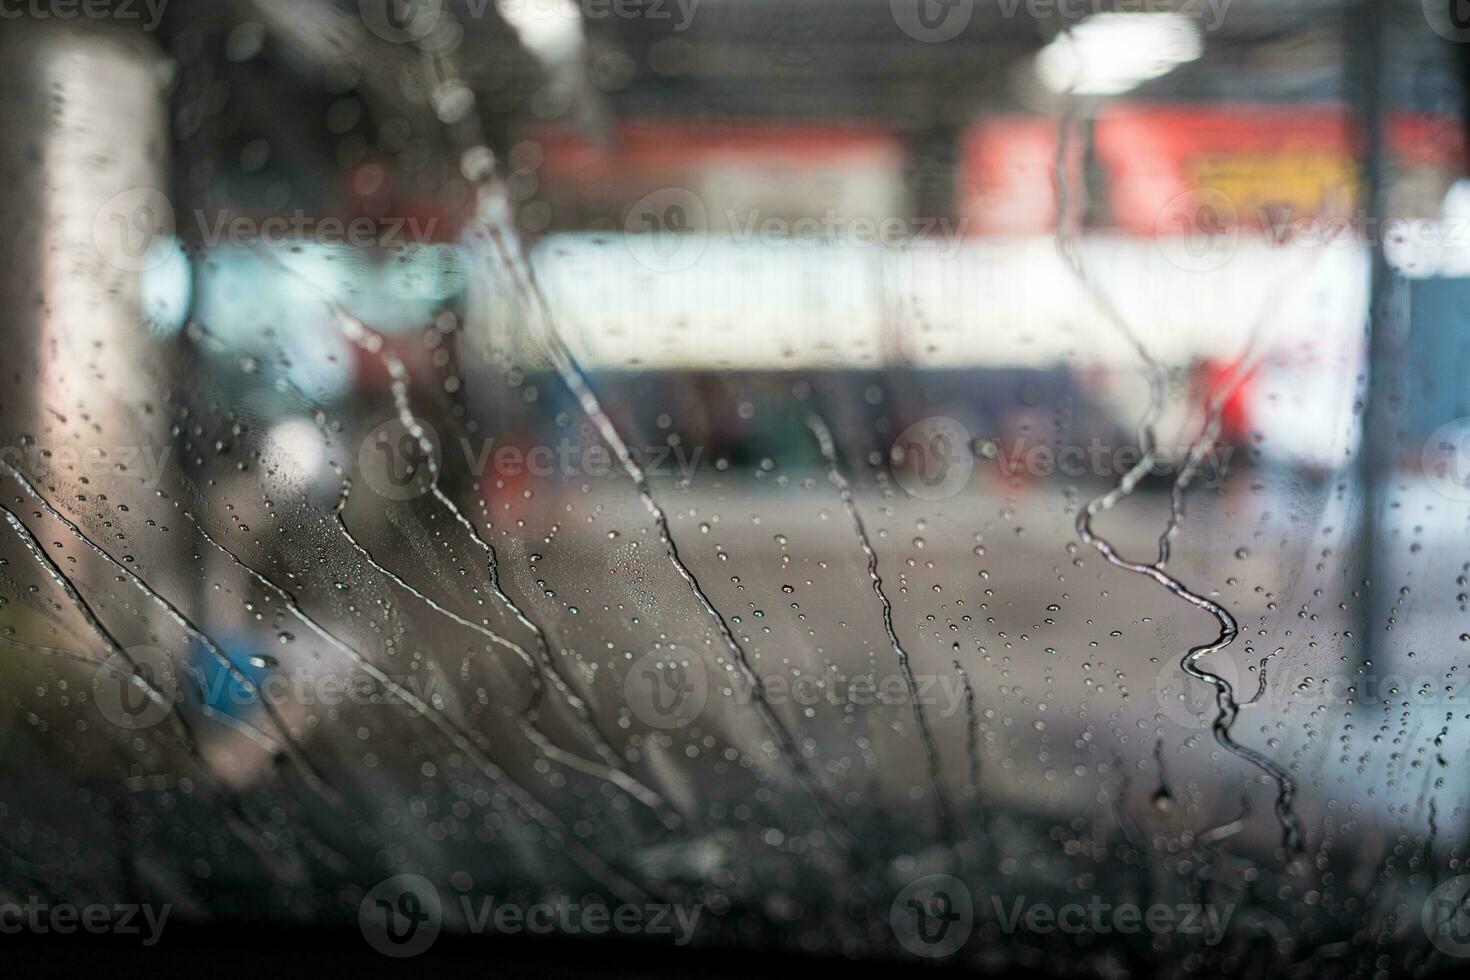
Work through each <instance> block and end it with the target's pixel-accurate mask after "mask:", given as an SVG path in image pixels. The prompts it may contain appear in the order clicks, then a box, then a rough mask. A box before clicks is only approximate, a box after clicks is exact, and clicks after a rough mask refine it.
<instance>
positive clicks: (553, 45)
mask: <svg viewBox="0 0 1470 980" xmlns="http://www.w3.org/2000/svg"><path fill="white" fill-rule="evenodd" d="M495 9H496V11H497V12H498V13H499V14H500V16H501V17H503V18H505V22H506V23H507V24H509V25H510V26H511V29H512V30H514V31H515V32H516V37H518V38H519V39H520V42H521V44H522V45H523V46H524V47H525V48H526V50H527V51H529V52H531V54H533V55H535V56H536V58H537V59H538V60H539V61H541V62H542V63H543V64H547V65H552V64H556V63H558V62H564V61H570V60H572V59H573V58H575V57H576V56H577V55H578V54H579V53H580V52H581V50H582V45H583V43H584V39H583V37H582V11H581V9H580V7H578V5H577V4H576V3H575V2H574V0H497V2H496V4H495Z"/></svg>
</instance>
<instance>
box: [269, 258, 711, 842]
mask: <svg viewBox="0 0 1470 980" xmlns="http://www.w3.org/2000/svg"><path fill="white" fill-rule="evenodd" d="M258 254H260V255H261V257H262V258H264V259H266V260H268V261H270V262H272V263H273V264H274V265H276V266H277V267H278V268H281V269H282V270H284V271H286V272H288V273H290V274H292V275H295V276H297V277H298V278H302V279H303V281H305V282H306V283H307V285H309V286H311V287H312V288H313V289H316V290H317V292H318V293H319V294H320V295H321V297H322V299H323V301H324V302H325V303H326V304H327V305H328V307H330V309H331V310H332V312H333V314H334V316H335V317H336V318H337V321H338V325H339V328H340V330H341V333H342V335H343V336H344V337H345V338H346V339H347V340H348V341H349V342H351V343H352V344H353V345H354V346H355V347H357V348H358V349H359V350H361V351H362V352H363V353H365V354H368V355H369V356H371V357H373V358H374V359H376V360H377V361H378V363H379V364H381V365H382V366H383V369H384V370H385V371H387V372H388V376H389V383H390V390H391V393H392V398H393V407H394V411H395V412H396V414H397V417H398V421H399V424H401V425H402V426H403V427H404V429H405V430H406V431H407V432H408V434H409V435H410V436H412V437H413V439H414V440H415V442H416V443H417V445H418V447H419V449H420V451H421V452H422V453H423V455H424V460H425V462H426V464H427V469H428V471H429V481H428V491H429V493H430V494H432V496H433V497H434V500H435V502H437V503H438V504H440V505H441V506H442V507H444V508H445V509H446V510H447V511H449V513H450V514H451V515H452V517H453V518H454V520H455V522H456V523H458V524H459V525H460V526H461V527H462V528H464V529H465V530H466V531H467V532H468V533H469V535H470V538H471V540H472V541H473V542H474V543H475V545H476V546H477V547H478V548H480V550H481V551H483V552H484V553H485V556H486V564H487V574H486V578H487V580H488V583H489V586H490V592H491V594H492V595H494V596H495V598H496V600H497V601H499V602H500V603H501V605H503V606H504V607H505V608H506V609H507V610H508V611H509V612H510V613H511V614H512V616H514V617H515V619H516V621H517V622H519V623H520V624H521V625H522V626H524V627H525V628H526V629H528V630H530V631H531V634H532V635H533V636H534V637H535V638H536V643H537V648H538V652H539V653H540V662H539V665H538V663H537V661H536V660H533V659H532V658H531V656H530V655H529V654H528V653H527V652H526V650H525V649H524V648H523V647H522V646H521V645H520V644H519V643H516V642H515V641H514V640H511V639H509V638H507V637H504V636H502V635H500V634H499V633H497V632H495V631H494V630H491V629H488V628H486V627H484V626H481V625H479V624H476V623H474V622H472V621H470V620H468V619H466V618H465V617H463V616H460V615H458V614H457V613H454V612H452V611H450V610H449V609H447V608H445V607H444V606H442V605H440V604H439V603H438V602H435V601H434V600H433V599H432V598H430V597H429V596H428V595H427V594H426V593H424V592H422V591H420V590H418V589H416V588H414V587H413V586H412V585H410V584H409V583H408V582H407V581H406V580H405V579H404V578H403V577H402V576H400V575H398V574H397V573H395V572H393V571H391V570H390V569H388V568H387V567H386V566H385V565H383V564H381V563H380V562H378V561H377V560H376V559H375V558H374V557H373V555H372V553H371V552H369V551H368V549H367V548H365V547H364V546H363V545H362V544H361V543H359V542H358V540H357V538H356V536H354V535H353V533H352V531H351V530H350V529H349V528H348V526H347V522H346V519H345V518H344V516H343V511H344V510H345V509H346V507H347V503H348V500H349V499H350V497H351V494H352V481H351V479H350V478H349V477H347V476H345V475H343V476H342V480H341V486H340V490H339V493H338V496H337V503H336V505H335V507H334V508H333V517H334V520H335V522H336V524H337V528H338V530H339V531H340V532H341V533H342V535H343V537H344V538H345V539H346V541H347V542H348V544H349V545H350V546H351V547H352V548H353V549H354V550H355V551H356V552H357V554H358V555H359V556H361V557H362V558H363V559H364V560H366V561H367V562H368V564H369V565H371V566H372V567H373V568H374V569H376V570H378V571H379V572H380V573H382V574H383V575H385V576H387V577H388V578H389V579H390V580H391V581H392V582H393V583H394V584H396V585H398V586H399V587H400V588H402V589H405V590H406V591H408V592H409V593H410V594H411V595H413V596H415V597H417V598H418V599H420V600H421V601H422V602H424V603H425V604H426V605H427V606H428V607H429V608H430V609H432V610H434V611H435V612H437V613H439V614H440V615H442V616H444V617H446V618H448V619H449V620H451V621H452V622H454V623H456V624H458V625H461V626H464V627H466V628H468V629H471V630H473V631H475V632H477V633H479V634H480V635H481V636H484V637H485V638H486V639H488V640H490V641H491V642H493V643H496V644H499V645H501V646H504V647H506V648H507V649H509V650H511V651H513V652H514V653H515V654H516V655H517V656H518V657H520V658H521V660H522V661H523V662H524V663H525V664H526V666H527V667H528V668H530V682H531V700H530V703H529V704H528V705H527V706H526V708H525V709H524V710H523V711H522V712H521V713H520V715H519V717H518V718H517V722H518V724H519V727H520V728H521V731H522V733H523V734H525V736H526V737H527V738H528V739H529V740H530V741H531V743H532V744H534V745H535V746H536V747H537V748H538V749H539V750H540V751H541V752H542V753H543V754H544V755H545V756H546V757H547V758H548V759H551V760H554V761H556V762H558V763H560V764H562V765H564V766H566V767H567V768H569V769H574V770H576V771H578V772H581V773H583V774H585V775H587V776H590V777H592V778H594V779H600V780H603V781H604V782H607V783H610V784H612V785H613V786H616V787H617V788H618V789H620V790H622V791H623V792H625V793H627V794H628V795H629V796H631V797H632V798H633V799H635V800H637V801H638V802H639V803H641V804H643V805H644V806H646V807H648V808H649V809H650V810H652V811H653V812H654V814H655V815H656V816H657V817H658V819H659V822H660V823H662V824H663V825H664V826H665V827H666V828H668V829H671V830H672V829H675V828H677V827H679V826H680V825H681V824H682V823H683V817H682V816H681V815H680V814H679V813H677V812H676V811H674V810H673V808H672V807H670V806H669V804H668V803H667V801H665V800H664V798H663V797H662V795H660V794H659V793H658V792H656V791H655V790H654V789H652V788H651V787H649V786H648V785H646V784H645V783H643V782H642V781H640V780H639V779H638V778H637V777H635V776H634V775H632V774H631V773H630V772H628V770H627V768H626V764H625V762H624V760H623V759H622V757H621V756H619V755H618V754H617V752H616V750H614V749H613V747H612V744H611V743H610V742H609V741H608V739H607V736H606V735H604V734H603V732H602V730H601V728H599V727H598V725H597V721H596V719H595V718H594V717H593V715H592V712H591V710H590V708H589V707H588V705H587V703H586V701H585V700H583V699H582V697H581V696H580V695H578V694H577V693H576V692H575V691H574V690H573V689H572V686H571V683H570V682H569V681H568V680H567V679H566V677H565V676H564V675H563V674H562V672H561V669H560V667H559V666H558V665H557V662H556V660H555V658H554V657H553V656H552V653H551V646H550V644H549V642H548V641H547V639H546V633H545V631H544V630H542V629H541V627H540V626H538V625H537V624H536V623H535V622H534V621H533V620H532V619H531V618H530V617H529V616H527V615H526V613H525V612H524V611H523V610H522V609H521V607H520V606H519V604H517V603H516V602H515V600H513V599H512V598H511V597H510V596H509V595H507V594H506V592H505V590H504V589H502V588H501V585H500V573H499V567H500V566H499V559H498V557H497V555H496V551H495V546H494V545H492V544H491V543H490V542H489V541H487V540H485V538H484V536H483V535H481V534H480V531H479V529H478V528H477V527H475V525H474V524H473V523H472V522H471V521H470V520H469V518H467V517H465V515H464V513H463V512H462V511H461V510H460V509H459V507H458V506H457V505H456V504H455V503H454V501H453V500H451V499H450V498H449V496H448V495H447V494H445V493H444V492H443V491H442V490H441V489H440V488H439V464H438V460H437V459H436V455H435V451H434V445H433V443H432V441H431V440H430V439H429V438H428V435H427V433H425V432H424V428H423V425H422V424H421V423H420V421H419V419H418V417H417V416H415V415H414V414H413V406H412V404H411V403H410V401H409V395H408V392H409V377H408V371H407V369H406V368H405V367H404V365H403V362H402V360H401V359H400V358H399V357H398V356H397V355H395V354H394V353H393V352H392V351H390V350H387V349H386V348H385V347H384V345H383V339H382V337H381V336H380V335H379V334H377V333H376V332H374V331H373V330H371V329H369V328H368V327H367V325H366V324H364V323H363V322H362V321H361V320H359V319H358V318H357V317H355V316H353V315H352V313H351V312H349V311H348V310H347V308H346V307H345V306H343V305H342V304H341V303H340V302H337V301H336V300H335V299H333V298H332V297H331V296H329V295H328V294H326V293H325V292H324V291H322V290H321V289H320V288H319V287H318V286H317V284H316V283H314V282H312V281H311V280H309V279H306V278H305V277H303V276H301V274H300V273H298V272H296V271H295V270H294V269H291V268H290V267H289V266H287V265H286V264H285V263H283V262H281V260H280V259H278V258H276V257H275V256H273V255H271V254H270V253H269V252H259V253H258ZM318 427H319V428H320V423H318ZM543 671H544V672H545V674H546V675H548V676H550V677H551V680H552V685H553V686H554V687H555V688H556V690H557V692H558V693H559V694H560V695H561V696H562V698H563V700H565V701H566V702H567V704H568V705H569V706H570V707H571V708H572V711H573V714H574V715H575V717H576V720H577V725H578V729H579V731H580V732H581V733H582V736H583V737H584V738H586V739H587V740H588V742H589V743H591V745H592V746H593V748H594V750H595V751H596V752H597V754H598V756H599V757H600V758H601V759H602V764H601V765H599V764H598V763H596V762H593V761H591V760H589V759H584V758H582V757H581V756H578V755H575V754H573V753H571V752H568V751H566V750H565V749H562V748H561V747H560V746H558V745H556V744H554V743H553V742H552V741H551V739H550V738H548V737H547V736H546V734H545V733H544V732H542V731H541V729H540V728H539V727H538V726H537V724H536V720H537V715H538V713H539V709H540V705H541V701H542V699H543V697H544V694H545V685H544V683H543V680H542V672H543Z"/></svg>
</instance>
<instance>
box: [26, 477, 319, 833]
mask: <svg viewBox="0 0 1470 980" xmlns="http://www.w3.org/2000/svg"><path fill="white" fill-rule="evenodd" d="M0 470H3V471H4V472H5V473H6V474H7V475H9V476H10V478H11V479H12V480H14V481H15V482H16V483H18V484H20V486H21V489H23V490H24V491H25V492H26V493H27V494H28V495H29V496H30V497H31V499H33V500H34V501H36V503H38V504H40V505H41V508H42V509H43V510H45V511H46V513H48V514H50V515H51V516H52V517H53V518H55V519H56V520H57V521H59V522H61V524H62V525H63V526H64V527H65V528H66V529H67V530H68V531H70V532H71V534H72V536H73V537H75V538H76V539H77V540H78V541H80V542H81V543H82V544H83V545H85V546H86V547H87V549H88V550H90V551H91V552H92V553H93V554H95V555H96V556H97V557H99V558H101V559H102V560H103V561H105V562H107V564H109V565H111V566H112V567H113V568H115V569H116V570H117V571H118V572H120V573H121V574H122V575H123V576H124V577H125V578H127V580H128V581H130V582H132V583H133V585H134V586H135V587H136V588H137V589H138V590H139V591H140V592H142V593H143V594H144V595H146V596H148V598H150V599H151V600H153V602H154V603H155V604H156V605H158V607H159V608H161V609H162V610H163V611H164V614H165V615H167V616H168V617H169V619H171V620H173V621H174V623H175V624H177V625H178V626H179V628H180V629H182V630H183V631H184V632H185V633H186V634H188V635H189V636H191V637H193V638H194V639H195V640H196V641H198V642H199V644H200V645H201V646H203V647H204V649H205V650H207V651H208V652H209V654H210V655H211V656H213V657H214V659H215V661H216V662H218V663H219V664H220V666H221V667H223V668H224V669H225V671H226V672H228V674H229V675H230V678H231V680H233V681H234V682H235V683H236V684H239V685H240V686H241V687H242V688H243V689H244V690H246V691H248V692H250V694H251V695H253V696H254V697H255V699H256V700H257V701H258V702H259V703H260V704H261V706H262V707H263V708H264V709H265V713H266V716H267V717H268V718H270V720H271V725H272V726H273V727H274V728H275V730H276V732H277V734H278V735H280V745H281V746H282V748H283V749H284V750H285V752H286V755H287V757H288V758H289V759H290V760H291V762H292V764H293V765H295V766H296V768H297V770H298V771H299V772H300V773H301V775H302V776H303V778H305V780H306V782H307V785H309V786H310V787H311V788H312V789H314V790H315V791H317V792H318V793H320V794H322V796H323V797H324V798H325V799H327V801H328V802H330V803H333V804H334V805H340V804H341V802H342V798H341V796H340V794H338V793H337V791H336V790H335V789H333V788H332V786H331V785H330V784H329V783H328V782H327V780H326V779H325V777H323V776H322V774H321V773H320V772H319V771H318V770H317V768H316V767H315V766H314V765H312V763H311V761H310V759H308V758H307V756H306V753H305V752H303V751H302V749H301V746H300V745H299V744H298V743H297V741H296V739H295V738H294V737H292V735H291V732H290V730H289V728H288V727H287V725H286V722H285V720H284V719H282V718H281V715H280V712H279V711H277V710H276V706H275V705H274V704H273V703H272V702H271V699H270V698H267V697H265V696H264V695H262V694H261V692H260V687H259V686H258V685H257V684H256V683H255V681H253V680H251V678H250V677H249V676H248V675H247V674H245V672H244V671H242V670H240V668H239V667H237V666H236V665H235V662H234V661H233V660H231V659H230V658H229V656H228V655H226V654H225V652H224V650H222V649H220V646H219V644H217V643H216V642H215V641H214V639H213V638H212V637H210V636H209V634H207V633H205V632H204V631H203V630H202V629H200V628H199V626H198V625H197V624H196V623H195V622H194V621H193V620H192V619H190V618H189V617H188V616H186V615H184V613H183V611H182V610H180V609H179V608H178V606H176V605H174V604H173V603H172V602H170V601H169V600H168V598H167V597H165V596H164V595H163V594H162V593H161V592H159V591H158V590H157V589H155V588H153V587H152V586H150V585H149V584H148V583H147V582H145V581H144V580H143V579H142V577H141V576H139V575H138V574H137V573H135V572H134V571H133V570H132V569H131V568H128V567H127V565H125V564H124V563H122V562H120V561H118V560H117V559H115V558H113V557H112V555H110V554H108V553H107V551H105V550H104V549H103V548H102V547H101V546H100V545H98V544H97V543H96V542H95V541H93V540H92V539H91V538H90V537H88V536H87V534H86V533H85V532H84V531H83V530H82V529H81V528H79V527H78V526H77V525H76V524H75V523H73V522H72V521H71V519H70V518H68V517H67V516H66V515H65V514H63V513H61V512H60V511H59V510H57V509H56V508H55V507H53V506H52V505H51V502H50V501H49V500H47V499H46V498H45V496H43V495H42V494H41V492H40V491H39V490H37V489H36V487H35V485H34V484H32V483H31V481H30V480H29V479H28V478H27V477H26V476H25V474H23V473H21V472H20V471H19V470H17V469H16V468H15V467H13V466H11V465H10V464H9V463H6V462H5V461H4V460H0Z"/></svg>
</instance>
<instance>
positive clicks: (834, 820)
mask: <svg viewBox="0 0 1470 980" xmlns="http://www.w3.org/2000/svg"><path fill="white" fill-rule="evenodd" d="M479 177H480V185H479V191H478V193H479V200H478V203H477V207H476V217H475V219H474V221H473V222H472V224H471V226H470V227H469V228H468V229H467V231H466V236H467V237H468V239H469V240H470V244H471V246H472V247H475V248H477V249H478V250H480V251H482V252H485V253H486V254H487V255H488V256H493V257H495V258H496V259H498V261H499V263H500V265H501V267H502V268H503V270H504V271H505V272H506V273H507V274H508V275H510V277H511V279H512V281H513V282H514V283H515V286H516V291H517V293H518V294H519V296H520V298H521V299H522V300H523V301H524V303H525V305H526V310H527V317H526V319H527V322H528V323H529V324H530V325H531V329H532V330H533V331H534V334H535V337H536V340H537V341H539V342H540V343H541V345H542V346H543V347H544V348H545V349H546V351H547V353H548V355H549V356H550V358H551V362H552V365H553V366H554V367H555V368H556V372H557V374H558V375H559V376H560V377H561V379H562V382H563V383H564V384H565V385H566V386H567V389H568V390H569V391H570V392H571V393H572V396H573V397H574V398H576V399H577V403H578V405H579V406H581V409H582V412H583V413H584V414H585V415H586V416H587V418H588V419H589V420H590V421H591V422H592V424H593V426H594V427H596V429H597V431H598V434H599V435H600V436H601V437H602V440H603V442H605V443H606V444H607V446H608V448H609V449H610V450H611V451H612V453H613V455H614V456H615V457H616V458H617V460H618V465H619V467H620V468H621V469H622V471H623V473H624V474H626V475H627V477H628V479H629V480H631V481H632V483H633V487H634V489H635V490H636V491H637V493H638V499H639V500H641V501H642V503H643V508H644V510H646V511H647V512H648V514H649V516H650V517H651V518H653V522H654V525H655V527H656V528H657V529H658V536H659V542H660V543H661V544H662V545H663V546H664V552H665V554H666V555H667V556H668V559H669V561H670V563H671V564H672V565H673V566H674V570H675V572H677V573H678V575H679V577H680V578H681V579H683V581H684V583H685V585H687V586H688V587H689V591H690V592H691V593H692V594H693V595H694V598H695V599H696V600H697V601H698V603H699V605H700V608H702V609H703V610H704V612H705V615H707V616H708V617H709V618H710V620H711V621H713V622H714V624H715V628H716V630H717V631H718V633H719V635H720V638H721V639H722V640H723V641H724V643H725V646H726V648H727V649H728V650H729V651H730V653H731V655H732V656H733V657H734V658H735V663H736V665H737V666H738V667H739V669H740V674H741V677H742V679H743V680H744V682H745V684H746V685H747V687H748V689H749V690H750V692H751V704H752V705H753V706H754V707H755V710H756V713H757V715H758V716H759V717H760V719H761V722H762V723H763V724H764V725H765V726H766V729H767V731H769V732H770V733H771V735H772V737H773V738H775V740H776V744H777V747H778V750H779V751H780V753H781V755H782V757H783V758H784V759H785V760H786V763H787V765H789V766H790V767H791V771H792V773H793V774H794V775H795V776H796V779H797V781H798V782H799V783H800V784H801V786H802V788H803V789H804V790H805V791H806V792H807V794H808V795H809V796H810V797H811V798H812V800H813V802H814V803H815V804H816V806H817V808H818V810H819V811H820V813H821V814H822V818H823V821H824V822H825V824H826V826H827V828H828V831H829V832H830V833H831V834H832V837H833V839H834V841H835V843H836V844H837V845H838V847H840V848H842V849H843V850H851V848H852V844H853V841H852V834H851V832H850V831H849V830H848V829H847V827H846V825H845V823H844V822H843V820H842V819H841V817H840V816H839V814H838V811H837V808H836V806H835V804H834V803H833V802H832V800H831V799H830V798H829V797H828V794H827V791H826V790H825V788H824V787H823V786H822V784H821V783H820V782H819V781H818V779H817V777H816V774H815V773H813V772H812V769H811V767H810V766H809V765H808V764H807V761H806V759H805V757H804V756H803V755H802V753H801V748H800V746H798V745H797V743H796V739H795V738H794V737H793V736H792V734H791V732H790V731H789V730H788V729H787V728H786V726H785V725H784V724H783V723H782V722H781V719H780V718H779V717H778V716H777V715H776V712H775V710H774V709H772V707H771V705H770V702H769V700H768V699H767V696H766V690H765V684H764V683H763V682H762V681H761V678H760V676H759V675H758V674H757V673H756V672H755V668H754V667H753V666H752V665H751V663H750V658H749V656H747V654H746V652H745V648H744V647H743V646H741V645H740V641H739V640H737V639H736V638H735V634H734V633H733V632H731V630H730V626H729V624H728V623H726V622H725V617H724V615H723V614H722V613H721V612H720V611H719V609H717V608H716V607H715V604H714V603H713V602H712V601H711V600H710V597H709V595H708V593H706V592H705V590H704V587H703V586H702V585H700V583H699V579H697V578H696V577H695V575H694V573H693V572H692V571H691V570H690V568H689V566H688V565H686V564H685V563H684V560H683V559H682V558H681V557H680V556H679V548H678V545H677V544H676V543H675V542H674V536H673V533H672V531H671V530H670V528H669V519H668V516H667V515H666V514H665V513H664V510H663V508H662V507H661V506H660V505H659V503H658V501H657V500H656V499H655V498H654V496H653V492H652V491H651V490H650V489H649V485H648V478H647V476H646V475H645V474H644V472H643V468H642V467H641V466H639V465H638V463H637V461H636V460H634V458H633V454H632V453H631V452H630V451H629V449H628V445H627V443H626V442H625V441H624V439H623V437H622V435H621V433H619V431H618V428H617V426H616V425H614V424H613V421H612V419H611V418H610V417H609V416H608V414H607V412H606V411H605V410H604V409H603V407H602V403H601V402H600V401H599V400H598V398H597V395H596V394H594V393H593V391H592V387H591V385H590V384H589V383H588V381H587V377H586V375H585V374H584V373H583V371H582V366H581V365H580V364H578V363H577V361H576V359H575V358H574V357H573V356H572V353H571V351H570V350H569V349H568V348H567V346H566V344H565V343H564V342H563V341H562V338H561V335H560V333H559V332H558V331H557V329H556V326H555V324H554V322H553V320H552V316H551V311H550V310H549V309H548V308H547V305H546V301H545V298H544V297H543V296H542V294H541V289H540V287H539V286H538V285H537V284H536V282H535V279H534V277H533V275H532V272H531V267H530V264H529V263H528V262H527V261H526V259H525V256H524V254H523V253H522V250H521V246H520V237H519V234H518V233H517V232H516V230H515V226H514V224H513V222H512V221H511V219H510V206H509V202H508V199H507V197H506V191H505V189H504V187H503V186H502V185H501V184H500V183H499V182H498V181H496V180H495V179H494V175H493V171H491V172H490V173H489V174H488V175H487V174H481V175H479Z"/></svg>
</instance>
